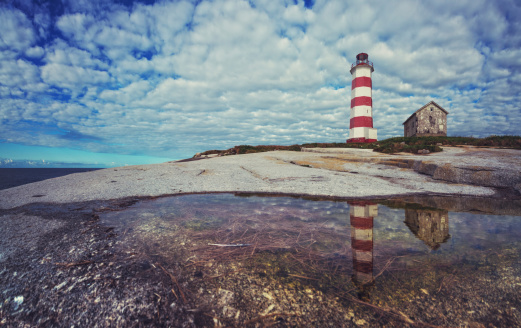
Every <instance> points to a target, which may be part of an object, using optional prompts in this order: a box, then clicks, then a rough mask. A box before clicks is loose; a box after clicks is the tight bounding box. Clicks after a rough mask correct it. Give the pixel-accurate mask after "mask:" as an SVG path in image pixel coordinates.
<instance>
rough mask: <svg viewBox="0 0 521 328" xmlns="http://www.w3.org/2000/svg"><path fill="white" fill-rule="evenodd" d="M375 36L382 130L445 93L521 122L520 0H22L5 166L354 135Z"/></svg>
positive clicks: (3, 37)
mask: <svg viewBox="0 0 521 328" xmlns="http://www.w3.org/2000/svg"><path fill="white" fill-rule="evenodd" d="M359 52H367V53H368V54H369V59H370V60H371V61H372V62H373V63H374V67H375V72H374V74H373V108H374V124H375V127H376V128H377V129H378V137H379V139H383V138H388V137H392V136H401V135H403V126H402V123H403V122H404V121H405V119H407V117H408V116H409V115H411V114H412V113H413V112H414V111H415V110H416V109H418V108H420V107H421V106H423V105H424V104H426V103H427V102H429V101H431V100H434V101H435V102H436V103H438V104H439V105H441V106H442V107H444V108H445V109H446V110H447V111H449V113H450V114H449V116H448V134H449V135H454V136H475V137H484V136H488V135H491V134H497V135H503V134H510V135H511V134H515V135H519V134H521V133H520V126H521V110H520V104H521V74H520V73H521V2H519V1H518V0H496V1H488V0H461V1H445V0H437V1H409V0H400V1H388V0H369V1H346V0H338V1H334V0H330V1H319V0H317V1H305V2H303V1H276V0H251V1H241V0H229V1H224V0H222V1H221V0H215V1H148V0H147V1H126V0H120V1H110V0H61V1H58V0H53V1H45V0H42V1H29V0H16V1H13V0H11V1H9V0H8V1H7V2H6V1H3V2H2V4H0V166H8V165H12V163H13V162H16V161H18V162H20V161H21V162H24V161H25V162H24V163H26V165H28V166H32V165H37V164H34V163H38V165H44V164H41V163H51V164H52V163H53V162H54V163H60V165H67V163H69V164H70V165H77V164H78V163H83V164H84V165H87V166H88V165H91V166H121V165H130V164H141V163H143V164H145V163H154V162H164V161H167V160H175V159H182V158H187V157H191V156H192V155H193V154H195V153H196V152H200V151H204V150H209V149H226V148H230V147H233V146H235V145H240V144H250V145H259V144H286V145H289V144H294V143H303V142H343V141H345V139H346V138H347V135H348V130H349V106H350V90H351V88H350V84H351V76H350V73H349V69H350V65H351V63H352V62H353V61H354V59H355V56H356V54H358V53H359ZM28 161H30V163H33V164H29V162H28ZM45 165H50V164H45Z"/></svg>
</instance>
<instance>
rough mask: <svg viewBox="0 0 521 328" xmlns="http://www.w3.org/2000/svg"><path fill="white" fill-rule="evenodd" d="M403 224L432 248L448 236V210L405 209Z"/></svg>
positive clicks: (444, 240) (435, 247) (438, 246)
mask: <svg viewBox="0 0 521 328" xmlns="http://www.w3.org/2000/svg"><path fill="white" fill-rule="evenodd" d="M405 224H406V225H407V226H408V227H409V229H410V230H411V232H412V233H413V234H414V235H415V236H416V237H418V239H421V240H423V242H424V243H425V244H426V245H427V246H429V247H430V248H431V249H432V250H436V249H438V248H440V246H441V244H443V243H444V242H446V241H447V240H448V239H449V238H450V235H449V212H448V211H446V210H423V209H409V208H407V209H405Z"/></svg>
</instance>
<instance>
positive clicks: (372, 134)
mask: <svg viewBox="0 0 521 328" xmlns="http://www.w3.org/2000/svg"><path fill="white" fill-rule="evenodd" d="M376 133H377V132H376V129H374V128H367V127H363V128H351V129H349V139H347V140H346V142H347V143H352V142H376V141H377V138H376Z"/></svg>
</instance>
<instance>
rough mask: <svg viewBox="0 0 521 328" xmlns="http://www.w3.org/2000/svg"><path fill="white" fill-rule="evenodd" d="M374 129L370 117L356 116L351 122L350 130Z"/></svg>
mask: <svg viewBox="0 0 521 328" xmlns="http://www.w3.org/2000/svg"><path fill="white" fill-rule="evenodd" d="M362 127H366V128H372V127H373V118H372V117H370V116H355V117H353V118H352V119H351V120H350V121H349V128H350V129H352V128H362Z"/></svg>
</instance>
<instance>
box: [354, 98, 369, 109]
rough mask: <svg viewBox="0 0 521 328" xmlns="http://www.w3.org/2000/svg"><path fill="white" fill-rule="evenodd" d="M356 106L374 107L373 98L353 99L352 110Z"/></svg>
mask: <svg viewBox="0 0 521 328" xmlns="http://www.w3.org/2000/svg"><path fill="white" fill-rule="evenodd" d="M355 106H373V100H372V99H371V97H356V98H353V99H351V108H353V107H355Z"/></svg>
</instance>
